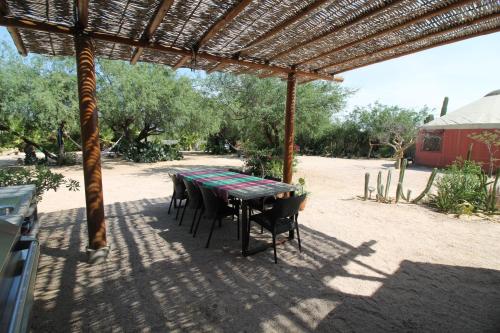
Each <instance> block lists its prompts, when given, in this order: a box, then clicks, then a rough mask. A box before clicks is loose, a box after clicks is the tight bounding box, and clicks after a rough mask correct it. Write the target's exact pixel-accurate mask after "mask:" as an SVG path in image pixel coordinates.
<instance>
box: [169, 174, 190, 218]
mask: <svg viewBox="0 0 500 333" xmlns="http://www.w3.org/2000/svg"><path fill="white" fill-rule="evenodd" d="M170 178H171V179H172V183H174V193H172V199H171V200H170V206H169V207H168V214H170V209H171V208H172V203H173V204H174V208H177V213H175V219H176V220H177V217H178V216H179V210H180V208H181V204H182V200H187V198H188V196H187V192H186V186H184V183H183V182H182V181H180V180H179V179H178V178H177V176H176V175H170ZM177 200H179V205H178V206H177Z"/></svg>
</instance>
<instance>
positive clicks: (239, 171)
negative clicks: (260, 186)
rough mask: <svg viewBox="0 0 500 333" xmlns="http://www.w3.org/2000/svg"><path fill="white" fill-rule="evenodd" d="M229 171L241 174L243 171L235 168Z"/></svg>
mask: <svg viewBox="0 0 500 333" xmlns="http://www.w3.org/2000/svg"><path fill="white" fill-rule="evenodd" d="M227 171H229V172H236V173H241V170H240V169H234V168H229V169H227Z"/></svg>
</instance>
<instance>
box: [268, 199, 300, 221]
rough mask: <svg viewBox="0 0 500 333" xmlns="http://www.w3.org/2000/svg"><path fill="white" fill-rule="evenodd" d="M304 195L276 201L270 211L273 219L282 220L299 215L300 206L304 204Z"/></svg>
mask: <svg viewBox="0 0 500 333" xmlns="http://www.w3.org/2000/svg"><path fill="white" fill-rule="evenodd" d="M305 199H306V195H305V194H304V195H299V196H293V197H288V198H283V199H276V202H275V203H274V205H273V208H272V209H271V216H272V218H273V219H282V218H285V217H291V216H295V215H297V214H298V213H299V209H300V204H302V202H304V200H305Z"/></svg>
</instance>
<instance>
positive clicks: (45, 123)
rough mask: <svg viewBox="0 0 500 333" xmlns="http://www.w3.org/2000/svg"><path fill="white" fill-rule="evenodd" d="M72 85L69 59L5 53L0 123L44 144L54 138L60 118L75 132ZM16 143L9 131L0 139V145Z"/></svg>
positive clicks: (0, 83)
mask: <svg viewBox="0 0 500 333" xmlns="http://www.w3.org/2000/svg"><path fill="white" fill-rule="evenodd" d="M2 47H3V46H2ZM76 84H77V82H76V70H75V65H74V60H73V59H71V58H68V59H60V58H55V59H50V60H49V59H48V58H45V57H41V56H31V57H29V58H26V59H22V58H20V57H19V56H18V55H15V54H13V53H11V52H5V53H4V54H3V55H2V58H1V59H0V123H1V124H6V125H7V126H8V127H10V128H12V129H13V130H15V131H16V132H18V133H20V134H21V135H25V136H27V137H29V138H31V139H32V140H33V141H36V142H38V143H39V144H41V145H44V146H45V145H47V144H49V143H52V142H54V141H55V138H56V130H57V127H58V124H59V123H60V121H61V120H65V121H66V123H67V130H68V131H69V132H70V133H74V132H78V130H79V127H78V117H79V114H78V104H77V103H78V99H77V89H76ZM20 143H21V141H20V140H19V138H18V137H16V136H14V135H12V134H10V135H8V136H5V137H3V138H2V139H1V141H0V144H2V145H3V146H18V145H19V144H20Z"/></svg>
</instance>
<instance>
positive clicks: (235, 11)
mask: <svg viewBox="0 0 500 333" xmlns="http://www.w3.org/2000/svg"><path fill="white" fill-rule="evenodd" d="M252 1H253V0H241V1H240V2H239V3H238V4H237V5H236V6H234V7H233V8H231V9H230V10H229V11H228V12H227V13H225V14H224V15H223V16H222V18H221V19H220V20H218V21H217V22H216V23H215V24H214V25H212V26H211V27H210V29H208V30H207V31H206V32H205V33H204V34H203V36H202V37H201V38H200V40H199V41H198V43H196V47H195V49H196V50H199V49H200V48H201V47H202V46H203V45H205V44H206V43H207V42H208V41H209V40H210V39H212V37H213V36H215V35H216V34H217V33H218V32H219V31H221V30H222V29H224V28H225V27H226V26H227V25H228V24H229V23H230V22H231V21H232V20H234V18H235V17H236V16H238V15H239V14H240V13H241V12H242V11H243V10H244V9H245V8H246V7H247V6H248V5H249V4H250V3H252Z"/></svg>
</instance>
